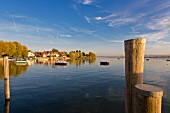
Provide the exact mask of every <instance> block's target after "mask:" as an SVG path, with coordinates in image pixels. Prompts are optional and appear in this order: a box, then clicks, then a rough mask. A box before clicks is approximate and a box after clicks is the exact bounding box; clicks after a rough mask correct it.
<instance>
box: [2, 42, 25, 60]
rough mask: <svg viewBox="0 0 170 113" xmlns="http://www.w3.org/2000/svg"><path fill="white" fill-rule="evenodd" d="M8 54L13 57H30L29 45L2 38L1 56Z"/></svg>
mask: <svg viewBox="0 0 170 113" xmlns="http://www.w3.org/2000/svg"><path fill="white" fill-rule="evenodd" d="M4 54H7V55H8V56H9V57H12V58H25V57H28V47H27V46H25V45H22V44H21V43H19V42H16V41H14V42H6V41H2V40H0V57H2V55H4Z"/></svg>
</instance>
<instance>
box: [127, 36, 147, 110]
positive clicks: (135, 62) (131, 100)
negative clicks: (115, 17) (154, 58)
mask: <svg viewBox="0 0 170 113" xmlns="http://www.w3.org/2000/svg"><path fill="white" fill-rule="evenodd" d="M145 43H146V39H144V38H137V39H130V40H125V41H124V44H125V79H126V80H125V81H126V92H125V96H126V97H125V111H126V113H135V108H136V107H135V105H136V101H135V85H136V84H142V83H143V68H144V53H145Z"/></svg>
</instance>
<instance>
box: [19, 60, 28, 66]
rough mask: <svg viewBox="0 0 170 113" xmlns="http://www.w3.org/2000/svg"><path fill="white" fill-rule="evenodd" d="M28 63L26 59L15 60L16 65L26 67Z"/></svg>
mask: <svg viewBox="0 0 170 113" xmlns="http://www.w3.org/2000/svg"><path fill="white" fill-rule="evenodd" d="M27 63H28V62H27V60H26V59H16V64H17V65H26V64H27Z"/></svg>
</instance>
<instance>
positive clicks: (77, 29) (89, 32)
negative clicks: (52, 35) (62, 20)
mask: <svg viewBox="0 0 170 113" xmlns="http://www.w3.org/2000/svg"><path fill="white" fill-rule="evenodd" d="M70 29H71V30H73V31H74V32H78V33H85V34H90V35H91V34H93V33H95V32H96V31H93V30H87V29H82V28H78V27H70Z"/></svg>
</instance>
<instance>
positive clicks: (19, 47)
mask: <svg viewBox="0 0 170 113" xmlns="http://www.w3.org/2000/svg"><path fill="white" fill-rule="evenodd" d="M13 43H14V44H15V46H16V52H15V54H14V56H15V57H18V58H21V57H22V45H21V43H19V42H13Z"/></svg>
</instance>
